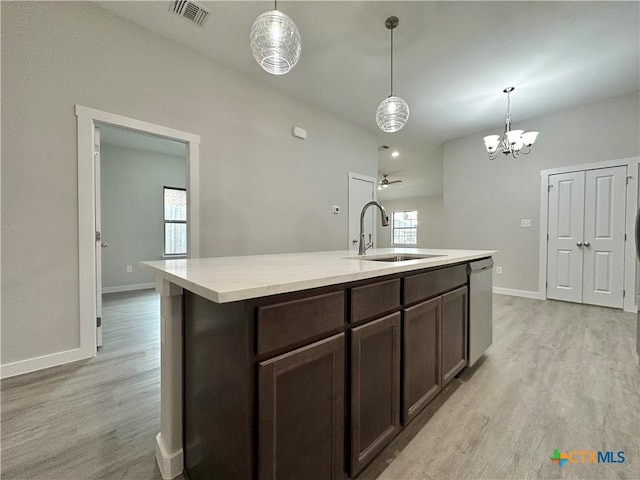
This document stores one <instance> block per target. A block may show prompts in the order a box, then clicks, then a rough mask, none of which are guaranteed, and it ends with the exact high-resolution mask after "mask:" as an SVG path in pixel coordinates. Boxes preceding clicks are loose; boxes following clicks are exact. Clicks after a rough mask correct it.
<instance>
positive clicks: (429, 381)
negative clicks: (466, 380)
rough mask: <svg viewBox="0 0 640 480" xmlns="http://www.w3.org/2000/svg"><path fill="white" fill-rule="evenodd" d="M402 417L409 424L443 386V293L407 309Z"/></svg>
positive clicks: (404, 329) (403, 331) (405, 315)
mask: <svg viewBox="0 0 640 480" xmlns="http://www.w3.org/2000/svg"><path fill="white" fill-rule="evenodd" d="M402 323H403V329H402V359H403V364H404V370H403V375H402V391H403V397H402V398H403V402H402V421H403V423H404V425H407V424H408V423H409V422H410V421H411V420H413V418H414V417H415V416H416V415H417V414H418V413H420V411H421V410H422V409H423V408H424V407H426V406H427V405H428V403H429V402H430V401H431V400H432V399H433V397H435V396H436V395H437V394H438V392H439V391H440V390H441V381H442V368H441V363H440V358H441V347H440V331H441V329H442V297H436V298H434V299H432V300H429V301H426V302H423V303H419V304H418V305H416V306H414V307H411V308H407V309H405V310H404V311H403V320H402Z"/></svg>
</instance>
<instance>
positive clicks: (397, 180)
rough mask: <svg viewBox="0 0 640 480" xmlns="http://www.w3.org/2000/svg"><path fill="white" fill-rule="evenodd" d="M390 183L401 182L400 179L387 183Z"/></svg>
mask: <svg viewBox="0 0 640 480" xmlns="http://www.w3.org/2000/svg"><path fill="white" fill-rule="evenodd" d="M392 183H402V180H393V181H391V182H389V185H391V184H392Z"/></svg>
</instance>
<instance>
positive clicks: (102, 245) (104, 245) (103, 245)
mask: <svg viewBox="0 0 640 480" xmlns="http://www.w3.org/2000/svg"><path fill="white" fill-rule="evenodd" d="M107 245H108V244H107V242H103V243H101V244H100V246H101V247H102V248H104V247H106V246H107Z"/></svg>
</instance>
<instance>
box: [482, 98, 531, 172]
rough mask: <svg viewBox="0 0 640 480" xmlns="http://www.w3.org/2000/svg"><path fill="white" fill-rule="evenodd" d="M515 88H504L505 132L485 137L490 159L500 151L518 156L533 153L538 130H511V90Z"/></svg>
mask: <svg viewBox="0 0 640 480" xmlns="http://www.w3.org/2000/svg"><path fill="white" fill-rule="evenodd" d="M514 90H515V88H513V87H507V88H505V89H504V90H503V92H504V93H506V94H507V114H506V115H505V117H504V133H503V134H502V138H500V135H487V136H486V137H484V138H483V140H484V146H485V148H486V149H487V153H488V154H489V160H495V159H496V158H497V157H498V155H499V154H500V152H502V153H504V154H505V155H511V156H512V157H513V158H518V156H519V155H520V154H522V155H528V154H529V153H531V146H532V145H533V144H534V143H535V141H536V138H537V137H538V132H525V131H523V130H511V92H513V91H514Z"/></svg>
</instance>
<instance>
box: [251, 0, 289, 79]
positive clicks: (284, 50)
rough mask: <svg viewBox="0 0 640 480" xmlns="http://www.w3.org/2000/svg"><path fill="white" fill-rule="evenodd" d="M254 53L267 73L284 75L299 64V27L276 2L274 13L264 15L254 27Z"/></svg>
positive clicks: (252, 48) (252, 32) (257, 19)
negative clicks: (279, 8) (278, 7)
mask: <svg viewBox="0 0 640 480" xmlns="http://www.w3.org/2000/svg"><path fill="white" fill-rule="evenodd" d="M249 38H250V40H251V51H252V52H253V58H255V59H256V62H258V65H260V66H261V67H262V68H263V69H264V70H265V71H266V72H269V73H271V74H273V75H284V74H285V73H288V72H289V71H290V70H291V69H292V68H293V67H295V66H296V63H298V59H299V58H300V52H302V43H301V41H300V33H299V32H298V27H296V24H295V23H293V20H291V18H289V16H288V15H287V14H285V13H282V12H280V11H278V9H277V3H276V2H275V1H274V2H273V10H269V11H268V12H264V13H263V14H262V15H260V16H259V17H258V18H256V21H255V22H253V26H252V27H251V35H250V37H249Z"/></svg>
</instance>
